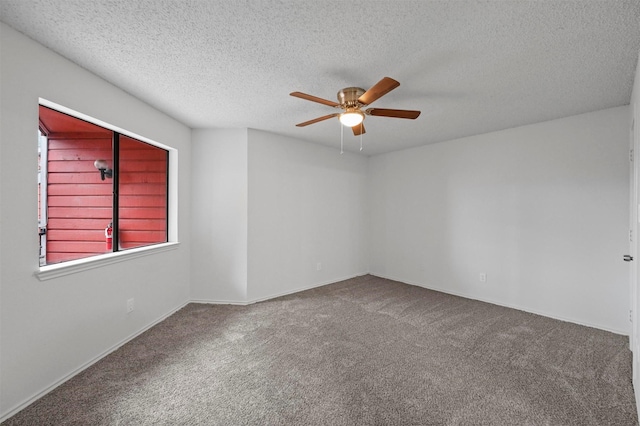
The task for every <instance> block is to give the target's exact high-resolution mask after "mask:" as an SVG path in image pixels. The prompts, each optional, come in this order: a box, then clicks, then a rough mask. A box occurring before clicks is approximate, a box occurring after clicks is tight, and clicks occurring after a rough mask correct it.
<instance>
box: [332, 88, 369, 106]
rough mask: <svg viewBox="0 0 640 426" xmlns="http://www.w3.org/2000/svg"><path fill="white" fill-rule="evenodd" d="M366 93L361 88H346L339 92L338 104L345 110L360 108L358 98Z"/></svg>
mask: <svg viewBox="0 0 640 426" xmlns="http://www.w3.org/2000/svg"><path fill="white" fill-rule="evenodd" d="M364 92H365V90H364V89H363V88H361V87H346V88H344V89H342V90H340V91H339V92H338V102H339V103H340V106H342V107H343V108H357V107H359V106H360V104H359V102H358V98H359V97H360V96H362V95H363V94H364Z"/></svg>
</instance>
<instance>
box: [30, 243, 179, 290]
mask: <svg viewBox="0 0 640 426" xmlns="http://www.w3.org/2000/svg"><path fill="white" fill-rule="evenodd" d="M179 245H180V243H178V242H171V243H163V244H156V245H153V246H149V247H138V248H135V249H129V250H125V251H118V252H115V253H106V254H101V255H98V256H92V257H88V258H85V259H78V260H70V261H68V262H64V263H59V264H55V265H47V266H42V267H40V270H39V271H37V272H35V274H34V275H35V276H36V277H37V278H38V279H39V280H40V281H47V280H51V279H54V278H59V277H63V276H65V275H71V274H75V273H77V272H82V271H87V270H89V269H94V268H100V267H102V266H106V265H112V264H114V263H119V262H124V261H127V260H131V259H136V258H138V257H142V256H149V255H152V254H156V253H161V252H165V251H169V250H175V249H177V248H178V246H179Z"/></svg>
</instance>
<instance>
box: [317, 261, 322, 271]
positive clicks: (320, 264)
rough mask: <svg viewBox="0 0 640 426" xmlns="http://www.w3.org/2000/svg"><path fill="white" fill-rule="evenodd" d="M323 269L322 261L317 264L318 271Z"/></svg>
mask: <svg viewBox="0 0 640 426" xmlns="http://www.w3.org/2000/svg"><path fill="white" fill-rule="evenodd" d="M321 270H322V262H318V263H317V264H316V271H321Z"/></svg>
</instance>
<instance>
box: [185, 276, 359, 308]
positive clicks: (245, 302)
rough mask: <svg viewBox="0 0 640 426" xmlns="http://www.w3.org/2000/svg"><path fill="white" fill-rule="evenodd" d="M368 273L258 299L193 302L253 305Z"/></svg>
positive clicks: (193, 301)
mask: <svg viewBox="0 0 640 426" xmlns="http://www.w3.org/2000/svg"><path fill="white" fill-rule="evenodd" d="M367 274H368V272H362V273H357V274H355V275H349V276H346V277H342V278H335V279H332V280H331V281H323V282H320V283H316V284H312V285H309V286H305V287H299V288H295V289H293V290H287V291H285V292H282V293H275V294H271V295H269V296H264V297H259V298H256V299H249V300H224V299H192V300H191V303H204V304H211V305H240V306H247V305H252V304H254V303H258V302H264V301H265V300H271V299H276V298H278V297H282V296H288V295H290V294H294V293H300V292H301V291H306V290H311V289H313V288H318V287H324V286H325V285H329V284H335V283H337V282H340V281H344V280H349V279H352V278H356V277H361V276H363V275H367Z"/></svg>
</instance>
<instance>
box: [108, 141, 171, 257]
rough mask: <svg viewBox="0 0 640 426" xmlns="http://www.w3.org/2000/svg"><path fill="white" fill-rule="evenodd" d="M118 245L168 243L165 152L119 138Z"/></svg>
mask: <svg viewBox="0 0 640 426" xmlns="http://www.w3.org/2000/svg"><path fill="white" fill-rule="evenodd" d="M119 145H120V151H119V152H120V155H119V160H120V161H119V169H118V176H119V179H118V184H119V188H120V189H119V191H118V193H119V195H120V200H119V205H120V208H119V215H118V223H119V224H120V232H119V234H118V235H119V243H120V247H121V248H122V249H128V248H133V247H140V246H145V245H149V244H155V243H164V242H166V241H167V154H168V153H167V151H165V150H164V149H161V148H158V147H155V146H153V145H150V144H148V143H144V142H141V141H138V140H135V139H133V138H130V137H127V136H120V144H119Z"/></svg>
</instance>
